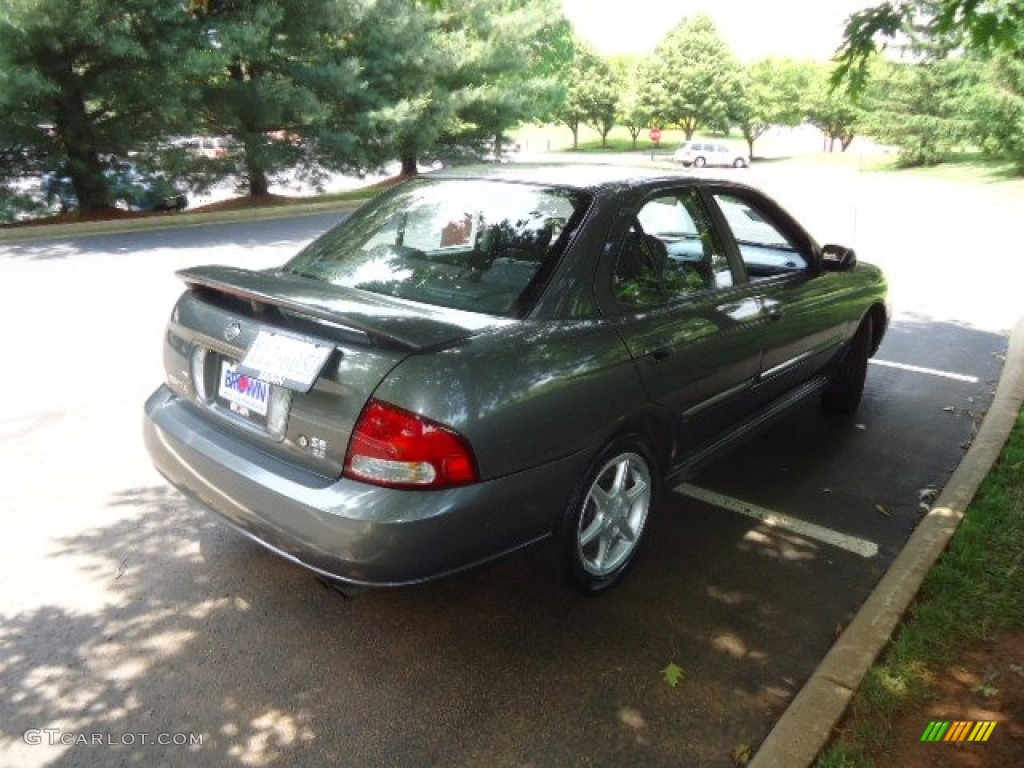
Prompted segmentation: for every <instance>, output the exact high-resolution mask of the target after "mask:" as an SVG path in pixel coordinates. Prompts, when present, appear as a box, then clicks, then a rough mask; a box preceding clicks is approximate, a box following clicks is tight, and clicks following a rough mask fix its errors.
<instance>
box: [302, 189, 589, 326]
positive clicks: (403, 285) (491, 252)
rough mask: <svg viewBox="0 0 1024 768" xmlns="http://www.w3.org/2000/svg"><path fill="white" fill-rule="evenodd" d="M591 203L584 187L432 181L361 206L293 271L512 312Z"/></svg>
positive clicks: (440, 303)
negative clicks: (576, 188) (568, 231)
mask: <svg viewBox="0 0 1024 768" xmlns="http://www.w3.org/2000/svg"><path fill="white" fill-rule="evenodd" d="M588 205H589V197H588V196H587V195H586V194H584V193H581V192H578V191H570V190H564V189H556V188H550V187H540V186H533V185H526V184H514V183H508V182H499V181H468V180H458V179H429V180H427V179H424V180H420V181H416V182H412V183H409V184H405V185H403V186H402V187H399V188H398V189H397V190H396V191H395V192H393V193H391V194H389V195H385V196H383V197H381V198H379V199H378V200H376V201H374V202H372V203H370V204H369V205H367V206H366V207H364V208H362V209H360V211H359V212H358V213H356V214H355V215H353V216H352V217H351V218H349V219H348V220H346V221H345V222H343V223H342V224H340V225H339V226H338V227H336V228H335V229H333V230H331V231H330V232H328V233H327V234H325V235H323V236H322V237H321V238H319V239H318V240H316V241H314V242H313V243H311V244H310V245H309V246H307V247H306V248H305V249H304V250H303V251H302V252H300V253H299V254H298V256H296V257H295V258H294V259H292V260H291V261H290V262H288V264H286V265H285V267H284V269H285V271H286V272H290V273H292V274H296V275H301V276H304V277H309V278H313V279H315V280H322V281H324V282H328V283H331V284H333V285H338V286H342V287H346V288H357V289H359V290H363V291H370V292H372V293H379V294H385V295H388V296H395V297H398V298H403V299H409V300H412V301H418V302H423V303H427V304H433V305H436V306H442V307H450V308H454V309H463V310H469V311H474V312H483V313H487V314H495V315H506V316H511V315H515V314H517V313H518V312H519V311H520V309H521V307H520V303H521V300H522V298H523V296H524V294H525V292H526V290H527V288H528V286H530V284H531V283H532V281H533V280H534V278H535V277H537V275H538V274H539V273H540V272H541V271H542V270H543V269H544V267H545V266H546V265H549V264H550V262H551V261H552V260H553V259H554V258H555V257H556V256H555V254H556V253H557V252H559V251H560V249H561V247H562V246H563V245H564V243H563V240H564V239H565V237H566V236H567V230H568V229H571V228H572V227H575V225H576V224H577V223H578V221H579V219H580V218H581V217H582V214H583V212H584V211H585V209H586V207H587V206H588Z"/></svg>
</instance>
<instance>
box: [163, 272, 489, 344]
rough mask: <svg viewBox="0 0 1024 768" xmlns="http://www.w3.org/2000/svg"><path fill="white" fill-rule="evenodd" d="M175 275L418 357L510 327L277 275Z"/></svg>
mask: <svg viewBox="0 0 1024 768" xmlns="http://www.w3.org/2000/svg"><path fill="white" fill-rule="evenodd" d="M175 275H176V276H177V277H178V278H180V279H181V280H182V281H183V282H184V283H185V285H187V286H188V287H189V288H193V289H195V288H198V289H206V290H210V291H214V292H216V293H219V294H223V295H226V296H232V297H234V298H236V299H240V300H242V301H245V302H248V303H249V304H250V306H251V308H252V310H253V311H254V312H255V313H259V312H261V311H264V309H265V308H266V307H274V308H276V309H278V310H284V311H285V312H288V313H293V314H294V315H297V316H298V317H299V318H300V319H305V320H312V321H315V322H317V323H318V324H320V325H323V326H326V329H327V330H329V331H333V332H334V333H335V334H341V335H343V336H345V337H346V338H347V339H348V340H349V341H356V342H359V343H363V344H372V345H375V346H388V347H396V346H397V347H400V348H402V349H405V350H408V351H410V352H421V351H425V350H428V349H433V348H436V347H439V346H445V345H447V344H451V343H453V342H456V341H460V340H463V339H466V338H469V337H470V336H473V335H475V334H476V333H479V332H481V331H483V330H486V329H487V328H489V327H493V326H496V325H501V324H504V323H506V322H508V321H507V320H506V319H505V318H492V317H489V316H485V315H477V314H475V313H470V312H460V311H457V310H444V309H442V308H437V309H432V308H430V307H423V308H422V309H421V308H420V307H409V306H406V305H405V304H404V303H402V302H399V301H393V300H391V299H390V298H389V297H386V296H378V295H376V294H372V293H367V292H364V291H354V290H352V289H346V288H341V287H338V286H335V285H331V284H329V283H324V282H321V281H317V280H311V279H308V278H304V277H299V276H297V275H290V274H287V273H283V272H280V271H277V270H273V271H265V272H256V271H253V270H248V269H240V268H237V267H221V266H206V267H192V268H190V269H183V270H179V271H178V272H176V273H175Z"/></svg>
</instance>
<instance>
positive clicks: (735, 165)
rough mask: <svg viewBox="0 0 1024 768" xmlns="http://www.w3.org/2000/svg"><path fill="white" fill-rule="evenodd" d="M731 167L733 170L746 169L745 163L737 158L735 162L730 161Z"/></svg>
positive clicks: (740, 158)
mask: <svg viewBox="0 0 1024 768" xmlns="http://www.w3.org/2000/svg"><path fill="white" fill-rule="evenodd" d="M732 167H733V168H746V167H747V161H746V160H744V159H743V158H742V157H737V158H736V159H735V160H733V161H732Z"/></svg>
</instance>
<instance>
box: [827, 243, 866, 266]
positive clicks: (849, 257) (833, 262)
mask: <svg viewBox="0 0 1024 768" xmlns="http://www.w3.org/2000/svg"><path fill="white" fill-rule="evenodd" d="M821 263H822V266H823V267H824V268H825V270H826V271H828V272H846V271H848V270H851V269H853V268H854V267H855V266H857V254H856V253H854V252H853V248H847V247H846V246H845V245H835V244H829V245H826V246H823V247H822V249H821Z"/></svg>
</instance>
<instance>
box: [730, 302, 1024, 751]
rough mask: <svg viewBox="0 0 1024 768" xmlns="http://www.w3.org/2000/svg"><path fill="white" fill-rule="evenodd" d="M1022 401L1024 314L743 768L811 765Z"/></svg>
mask: <svg viewBox="0 0 1024 768" xmlns="http://www.w3.org/2000/svg"><path fill="white" fill-rule="evenodd" d="M1022 402H1024V317H1022V318H1021V319H1020V320H1018V321H1017V324H1016V326H1015V327H1014V329H1013V331H1012V333H1011V334H1010V346H1009V350H1008V351H1007V354H1006V362H1005V363H1004V364H1003V370H1002V373H1001V374H1000V377H999V386H998V387H997V388H996V393H995V396H994V398H993V400H992V405H991V407H990V408H989V410H988V413H986V414H985V419H984V420H983V421H982V424H981V428H980V429H979V430H978V434H977V436H976V437H975V438H974V441H973V442H972V443H971V447H970V448H969V449H968V451H967V453H966V454H965V455H964V457H963V460H962V461H961V462H960V465H959V466H958V467H957V468H956V471H954V472H953V474H952V475H951V476H950V478H949V481H948V482H947V483H946V486H945V488H943V490H942V493H941V494H939V497H938V498H937V499H936V500H935V504H934V505H933V506H932V509H931V511H930V512H929V513H928V514H927V515H925V516H924V518H923V519H922V521H921V522H920V523H919V524H918V526H917V528H916V529H915V530H914V533H913V534H912V535H911V536H910V539H909V540H908V541H907V544H906V546H905V547H904V548H903V550H902V551H901V552H900V554H899V555H898V556H897V557H896V559H895V560H894V561H893V562H892V564H891V565H890V566H889V570H888V571H886V574H885V576H883V577H882V580H881V581H879V582H878V586H876V587H875V589H874V591H873V592H872V593H871V594H870V595H869V596H868V599H867V600H866V601H865V602H864V604H863V605H862V606H861V608H860V610H859V611H858V612H857V615H856V616H854V618H853V621H851V622H850V624H849V626H847V628H846V629H845V631H844V632H843V633H842V634H841V635H840V636H839V639H838V640H837V641H836V643H835V644H834V645H833V646H832V648H831V649H830V650H829V652H828V653H827V654H826V655H825V658H824V659H822V661H821V663H820V664H819V665H818V668H817V669H816V670H815V671H814V674H812V675H811V677H810V679H809V680H808V681H807V682H806V683H805V684H804V686H803V688H801V689H800V692H799V693H797V695H796V697H795V698H794V699H793V701H792V702H791V703H790V705H789V707H787V708H786V711H785V712H784V713H783V714H782V717H781V718H779V721H778V722H777V723H776V724H775V727H774V728H772V730H771V733H769V734H768V737H767V738H766V739H765V740H764V742H763V743H762V744H761V747H760V749H758V751H757V754H756V755H754V759H753V760H751V761H750V764H749V768H798V767H799V766H810V765H812V764H813V763H814V761H815V759H816V758H817V757H818V755H819V753H820V752H821V751H822V750H823V749H824V748H825V746H826V745H827V744H828V742H829V740H830V739H831V737H832V729H833V728H835V726H836V725H837V724H838V722H839V720H840V719H841V718H842V716H843V714H844V713H845V712H846V708H847V706H848V705H849V703H850V701H851V700H852V699H853V696H854V694H855V693H856V692H857V689H858V688H859V687H860V684H861V681H862V680H863V679H864V675H865V674H866V673H867V671H868V669H869V668H870V667H871V665H872V664H873V663H874V661H875V659H876V658H877V657H878V655H879V654H880V653H881V652H882V650H883V649H884V648H885V647H886V646H887V645H888V643H889V640H890V638H891V636H892V633H893V631H894V630H895V629H896V627H897V625H898V624H899V623H900V620H901V619H902V617H903V614H904V612H905V611H906V610H907V607H908V606H909V605H910V603H911V601H912V600H913V599H914V597H915V596H916V595H917V593H918V590H919V589H920V588H921V583H922V582H923V581H924V578H925V576H926V575H927V574H928V571H929V570H931V567H932V566H933V565H934V564H935V561H936V560H938V558H939V556H940V555H941V554H942V553H943V551H944V550H945V549H946V545H947V544H948V543H949V539H950V538H951V537H952V535H953V533H954V531H956V529H957V526H958V525H959V524H960V521H961V520H962V519H963V516H964V512H965V511H966V509H967V505H968V504H969V503H970V502H971V500H972V499H973V498H974V494H975V493H976V492H977V490H978V487H979V486H980V485H981V482H982V481H983V480H984V479H985V476H986V475H987V474H988V472H989V470H990V469H991V468H992V465H993V464H994V463H995V462H996V459H998V458H999V453H1000V451H1001V450H1002V449H1003V445H1005V443H1006V440H1007V438H1008V437H1009V436H1010V432H1011V430H1012V429H1013V426H1014V424H1015V423H1016V421H1017V415H1018V413H1019V412H1020V409H1021V404H1022Z"/></svg>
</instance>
